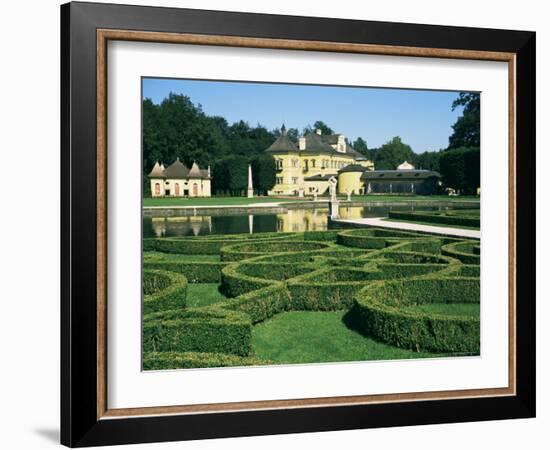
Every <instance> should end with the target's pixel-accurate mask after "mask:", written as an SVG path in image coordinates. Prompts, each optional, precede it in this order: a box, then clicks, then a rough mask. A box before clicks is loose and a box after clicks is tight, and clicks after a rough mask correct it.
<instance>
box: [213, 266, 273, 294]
mask: <svg viewBox="0 0 550 450" xmlns="http://www.w3.org/2000/svg"><path fill="white" fill-rule="evenodd" d="M238 269H239V265H237V264H229V265H228V266H226V267H224V268H223V270H222V281H221V288H220V289H221V292H223V294H224V295H225V296H226V297H237V296H238V295H241V294H246V293H247V292H250V291H255V290H256V289H261V288H263V287H266V286H269V285H270V284H272V281H271V280H265V279H262V278H258V277H253V276H249V275H246V274H243V273H239V271H238Z"/></svg>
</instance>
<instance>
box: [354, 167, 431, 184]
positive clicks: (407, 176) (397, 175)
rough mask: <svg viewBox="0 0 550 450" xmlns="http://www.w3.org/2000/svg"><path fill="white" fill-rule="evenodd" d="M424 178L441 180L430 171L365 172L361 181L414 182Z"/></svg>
mask: <svg viewBox="0 0 550 450" xmlns="http://www.w3.org/2000/svg"><path fill="white" fill-rule="evenodd" d="M426 178H441V175H440V174H439V173H438V172H435V171H432V170H411V169H408V170H365V172H364V173H363V175H361V179H362V180H369V181H384V180H392V181H405V180H406V181H414V180H425V179H426Z"/></svg>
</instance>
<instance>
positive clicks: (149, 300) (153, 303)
mask: <svg viewBox="0 0 550 450" xmlns="http://www.w3.org/2000/svg"><path fill="white" fill-rule="evenodd" d="M186 298H187V278H185V277H184V276H183V275H180V274H177V273H175V272H168V271H165V270H149V269H145V270H144V271H143V314H149V313H151V312H155V311H164V310H168V309H182V308H185V302H186Z"/></svg>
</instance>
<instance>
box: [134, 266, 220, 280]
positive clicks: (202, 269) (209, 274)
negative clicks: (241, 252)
mask: <svg viewBox="0 0 550 450" xmlns="http://www.w3.org/2000/svg"><path fill="white" fill-rule="evenodd" d="M226 265H227V263H223V262H210V261H204V262H203V261H190V262H176V261H144V263H143V268H144V269H145V270H148V269H160V270H169V271H171V272H177V273H180V274H182V275H184V276H185V277H186V278H187V280H188V281H189V282H190V283H218V282H219V281H220V277H221V272H222V269H223V268H224V267H225V266H226Z"/></svg>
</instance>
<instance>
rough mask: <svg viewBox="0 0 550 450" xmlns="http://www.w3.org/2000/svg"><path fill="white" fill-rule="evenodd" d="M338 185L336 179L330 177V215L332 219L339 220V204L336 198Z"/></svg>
mask: <svg viewBox="0 0 550 450" xmlns="http://www.w3.org/2000/svg"><path fill="white" fill-rule="evenodd" d="M336 184H338V180H337V179H336V177H330V178H329V180H328V186H329V192H330V203H329V213H330V218H331V219H337V218H338V217H339V215H338V210H339V204H338V198H336Z"/></svg>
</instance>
